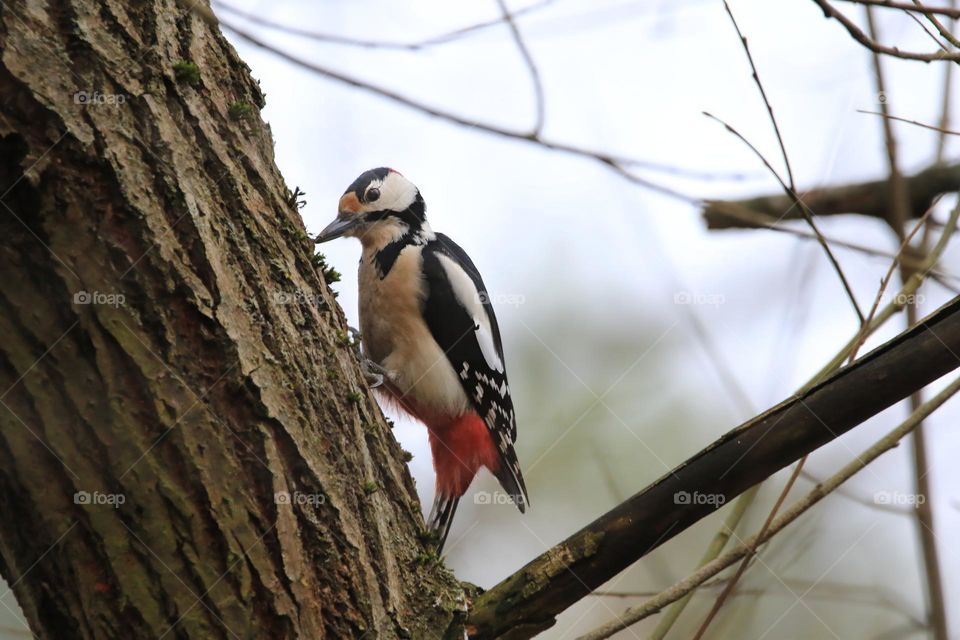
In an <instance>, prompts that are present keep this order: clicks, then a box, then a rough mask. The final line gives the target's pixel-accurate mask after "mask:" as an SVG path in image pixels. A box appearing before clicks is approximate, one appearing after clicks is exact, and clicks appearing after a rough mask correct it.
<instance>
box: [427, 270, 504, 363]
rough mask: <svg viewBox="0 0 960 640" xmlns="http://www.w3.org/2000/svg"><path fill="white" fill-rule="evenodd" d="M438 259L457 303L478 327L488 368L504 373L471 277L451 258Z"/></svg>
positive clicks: (481, 349)
mask: <svg viewBox="0 0 960 640" xmlns="http://www.w3.org/2000/svg"><path fill="white" fill-rule="evenodd" d="M437 258H438V259H439V261H440V264H441V265H442V266H443V270H444V271H446V272H447V279H448V280H449V281H450V287H451V288H452V289H453V293H454V295H455V296H456V297H457V301H458V302H459V303H460V306H462V307H463V308H464V309H466V310H467V313H469V314H470V317H471V318H472V319H473V323H474V324H475V325H476V326H477V342H478V343H479V345H480V351H482V352H483V359H484V360H486V361H487V366H488V367H490V368H491V369H493V370H494V371H497V372H500V373H503V362H502V361H501V360H500V356H499V355H498V354H497V348H496V345H495V344H494V342H493V330H492V329H491V328H490V318H488V317H487V310H486V309H484V308H483V303H481V302H480V293H479V292H478V291H477V288H476V286H474V284H473V280H471V279H470V276H468V275H467V273H466V272H465V271H464V270H463V269H461V268H460V266H459V265H457V263H456V262H454V261H453V260H451V259H450V258H449V257H447V256H445V255H443V254H438V255H437Z"/></svg>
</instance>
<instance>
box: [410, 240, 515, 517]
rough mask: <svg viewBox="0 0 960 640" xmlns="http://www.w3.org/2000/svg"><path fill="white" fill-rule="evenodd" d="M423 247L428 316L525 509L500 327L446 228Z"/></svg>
mask: <svg viewBox="0 0 960 640" xmlns="http://www.w3.org/2000/svg"><path fill="white" fill-rule="evenodd" d="M435 236H436V237H435V239H434V240H432V241H431V242H428V243H427V244H426V246H425V247H424V248H423V254H422V255H423V275H424V278H425V279H426V282H427V296H426V299H425V301H424V304H423V317H424V319H425V320H426V322H427V326H428V327H430V332H431V333H432V334H433V337H434V339H435V340H436V341H437V344H439V345H440V348H441V349H443V352H444V353H445V354H446V356H447V359H448V360H449V361H450V364H451V365H453V369H454V371H455V372H456V374H457V376H458V377H459V379H460V382H461V384H462V385H463V390H464V391H465V392H466V394H467V396H468V397H469V398H470V400H471V401H472V403H473V407H474V409H475V410H476V412H477V413H478V414H479V415H480V417H481V418H483V421H484V422H485V423H486V425H487V429H488V430H489V431H490V435H491V437H492V438H493V442H494V444H495V445H496V447H497V451H498V453H499V454H500V459H501V461H502V466H501V468H500V469H499V470H498V471H497V479H498V480H499V481H500V484H502V485H503V488H504V489H506V490H507V492H508V493H509V494H510V496H511V498H512V499H513V501H514V503H515V504H516V505H517V508H519V509H520V511H521V512H523V511H525V509H526V503H527V495H526V494H527V489H526V486H525V485H524V482H523V475H522V473H521V471H520V463H519V462H518V461H517V454H516V452H515V451H514V447H513V443H514V441H515V440H516V437H517V421H516V416H515V414H514V410H513V399H512V398H511V397H510V387H509V384H508V383H507V374H506V369H505V367H504V358H503V344H502V342H501V340H500V327H499V326H498V325H497V317H496V315H495V314H494V311H493V305H492V304H491V303H490V296H489V293H488V292H487V289H486V287H485V286H484V284H483V279H482V278H481V277H480V272H479V271H477V268H476V266H474V264H473V261H472V260H470V256H468V255H467V253H466V252H465V251H464V250H463V249H461V248H460V246H459V245H457V244H456V243H455V242H454V241H453V240H451V239H450V238H448V237H447V236H445V235H444V234H442V233H437V234H435Z"/></svg>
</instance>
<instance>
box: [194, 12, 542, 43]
mask: <svg viewBox="0 0 960 640" xmlns="http://www.w3.org/2000/svg"><path fill="white" fill-rule="evenodd" d="M554 2H555V0H541V1H540V2H536V3H534V4H531V5H529V6H526V7H523V8H522V9H517V10H516V11H514V12H513V13H512V17H515V18H519V17H520V16H523V15H527V14H530V13H534V12H536V11H539V10H540V9H543V8H545V7H547V6H548V5H551V4H553V3H554ZM213 6H214V7H216V8H217V10H218V11H225V12H227V13H230V14H232V15H235V16H237V17H239V18H242V19H243V20H246V21H247V22H250V23H251V24H255V25H258V26H261V27H266V28H267V29H273V30H275V31H278V32H280V33H286V34H288V35H292V36H298V37H301V38H309V39H311V40H318V41H320V42H328V43H330V44H339V45H345V46H349V47H360V48H363V49H400V50H405V51H419V50H421V49H426V48H429V47H435V46H437V45H441V44H446V43H448V42H455V41H457V40H460V39H461V38H464V37H467V36H470V35H473V34H475V33H478V32H480V31H484V30H486V29H489V28H490V27H495V26H497V25H500V24H503V22H504V20H505V18H504V17H500V18H495V19H493V20H486V21H484V22H478V23H476V24H472V25H469V26H466V27H461V28H459V29H454V30H452V31H448V32H446V33H442V34H439V35H436V36H432V37H430V38H427V39H425V40H419V41H416V42H385V41H382V40H364V39H363V38H351V37H349V36H342V35H339V34H333V33H323V32H318V31H314V30H312V29H304V28H301V27H297V26H293V25H286V24H281V23H279V22H275V21H273V20H270V19H268V18H264V17H263V16H261V15H260V14H258V13H252V12H249V11H243V10H241V9H237V8H236V7H233V6H231V5H229V4H227V3H225V2H220V1H219V0H213Z"/></svg>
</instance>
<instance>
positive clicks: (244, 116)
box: [227, 102, 253, 120]
mask: <svg viewBox="0 0 960 640" xmlns="http://www.w3.org/2000/svg"><path fill="white" fill-rule="evenodd" d="M227 113H228V114H230V119H231V120H248V119H249V118H250V117H251V116H252V115H253V106H252V105H250V104H248V103H246V102H233V103H231V104H230V108H229V110H228V111H227Z"/></svg>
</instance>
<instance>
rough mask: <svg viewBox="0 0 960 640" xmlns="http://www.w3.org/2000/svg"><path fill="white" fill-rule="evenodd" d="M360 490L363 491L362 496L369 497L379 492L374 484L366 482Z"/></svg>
mask: <svg viewBox="0 0 960 640" xmlns="http://www.w3.org/2000/svg"><path fill="white" fill-rule="evenodd" d="M362 489H363V493H364V495H367V496H369V495H372V494H374V493H376V492H377V491H379V490H380V487H379V486H378V485H377V483H376V482H373V481H368V482H364V483H363V487H362Z"/></svg>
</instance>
